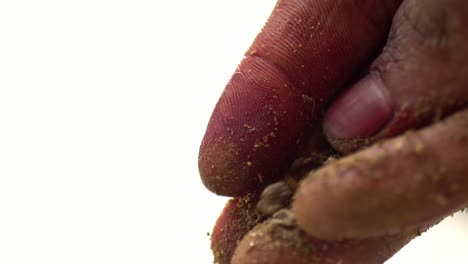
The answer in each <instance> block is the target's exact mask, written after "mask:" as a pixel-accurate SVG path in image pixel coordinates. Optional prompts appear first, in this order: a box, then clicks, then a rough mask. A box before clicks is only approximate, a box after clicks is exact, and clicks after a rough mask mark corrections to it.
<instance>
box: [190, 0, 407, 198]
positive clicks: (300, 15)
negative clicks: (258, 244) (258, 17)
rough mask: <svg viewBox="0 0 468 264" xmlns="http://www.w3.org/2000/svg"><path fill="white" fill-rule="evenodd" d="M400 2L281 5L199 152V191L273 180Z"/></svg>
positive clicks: (228, 191) (232, 191) (240, 190)
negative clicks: (200, 184)
mask: <svg viewBox="0 0 468 264" xmlns="http://www.w3.org/2000/svg"><path fill="white" fill-rule="evenodd" d="M400 3H401V0H386V1H382V0H344V1H334V0H289V1H287V0H280V1H279V2H278V3H277V5H276V7H275V9H274V11H273V13H272V14H271V16H270V18H269V19H268V21H267V24H266V25H265V27H264V29H263V30H262V32H261V33H260V34H259V35H258V36H257V38H256V39H255V41H254V43H253V44H252V46H251V48H250V49H249V50H248V51H247V53H246V55H245V58H244V60H243V61H242V62H241V64H240V65H239V67H238V69H237V70H236V72H235V73H234V75H233V76H232V78H231V80H230V81H229V83H228V84H227V86H226V88H225V90H224V92H223V94H222V96H221V98H220V99H219V101H218V103H217V105H216V107H215V109H214V111H213V114H212V116H211V119H210V121H209V124H208V127H207V130H206V133H205V137H204V139H203V141H202V144H201V147H200V154H199V170H200V175H201V178H202V180H203V183H204V184H205V186H206V187H207V188H208V189H209V190H211V191H213V192H215V193H217V194H220V195H227V196H239V195H242V194H244V193H247V192H250V191H252V190H255V189H259V188H261V187H263V186H265V185H267V184H269V183H271V182H273V181H274V180H276V179H277V178H278V177H279V176H280V175H281V173H282V170H283V169H284V168H286V167H287V166H288V165H289V163H290V162H291V161H292V159H293V156H294V153H295V152H296V151H297V149H298V146H299V145H300V143H301V141H302V140H304V136H305V135H306V131H307V130H308V128H309V127H310V125H311V124H312V123H313V121H314V120H315V119H316V118H317V114H318V110H319V109H320V107H321V106H322V105H323V104H324V103H326V102H327V101H328V100H329V98H330V97H331V96H332V95H333V94H334V93H335V92H336V91H337V90H338V89H339V88H341V87H342V86H344V84H345V83H346V82H348V81H349V80H350V79H351V78H352V76H353V74H355V73H356V72H357V71H358V70H360V69H361V68H362V67H364V66H365V64H366V63H367V62H368V61H369V60H370V59H371V57H372V55H374V54H375V53H376V51H377V50H378V49H379V47H381V45H382V44H383V43H384V40H385V38H386V35H387V31H388V29H389V27H390V24H391V20H392V17H393V14H394V13H395V12H396V9H397V8H398V6H399V4H400Z"/></svg>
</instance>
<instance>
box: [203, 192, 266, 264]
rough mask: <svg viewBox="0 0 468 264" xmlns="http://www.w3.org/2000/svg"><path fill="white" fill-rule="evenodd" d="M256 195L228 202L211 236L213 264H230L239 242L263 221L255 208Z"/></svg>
mask: <svg viewBox="0 0 468 264" xmlns="http://www.w3.org/2000/svg"><path fill="white" fill-rule="evenodd" d="M258 200H259V197H258V195H251V194H248V195H245V196H243V197H238V198H233V199H231V200H229V201H228V202H227V204H226V206H225V207H224V209H223V212H222V213H221V215H220V216H219V218H218V220H217V221H216V224H215V226H214V228H213V232H212V234H211V250H212V251H213V255H214V263H218V264H230V263H231V257H232V255H233V254H234V251H235V249H236V247H237V244H238V243H239V242H240V240H241V239H242V238H243V237H244V236H245V234H247V232H249V231H250V230H251V229H252V228H253V227H254V226H255V225H257V224H258V223H260V222H261V221H262V220H263V219H262V217H261V216H260V215H259V214H258V213H257V211H256V209H255V207H256V204H257V202H258Z"/></svg>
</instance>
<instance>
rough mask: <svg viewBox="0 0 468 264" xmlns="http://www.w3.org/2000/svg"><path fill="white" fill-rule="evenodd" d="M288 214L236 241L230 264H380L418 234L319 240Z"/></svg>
mask: <svg viewBox="0 0 468 264" xmlns="http://www.w3.org/2000/svg"><path fill="white" fill-rule="evenodd" d="M281 214H282V215H281ZM291 215H292V214H286V213H285V212H284V211H282V212H280V213H278V214H277V215H275V217H276V218H272V219H269V220H267V221H266V222H264V223H262V224H259V225H258V226H256V227H255V228H254V229H253V230H252V231H250V232H249V233H248V234H247V235H246V236H245V237H244V239H243V240H242V241H241V242H240V243H239V246H238V247H237V249H236V251H235V253H234V256H233V258H232V264H253V263H255V264H283V263H290V264H310V263H317V264H318V263H360V264H380V263H383V262H385V260H387V259H388V258H390V257H391V256H392V255H393V254H394V253H396V252H397V251H398V250H399V249H401V248H402V247H403V246H404V245H405V244H406V243H408V242H409V241H410V240H411V239H412V238H414V237H415V236H417V235H418V234H419V233H418V232H407V233H402V234H398V235H393V236H386V237H379V238H369V239H364V240H348V241H334V242H330V241H322V240H319V239H317V238H314V237H311V236H309V235H307V234H306V233H305V232H303V231H302V230H300V229H299V228H298V227H297V225H296V224H295V222H294V219H293V218H291V217H293V216H291Z"/></svg>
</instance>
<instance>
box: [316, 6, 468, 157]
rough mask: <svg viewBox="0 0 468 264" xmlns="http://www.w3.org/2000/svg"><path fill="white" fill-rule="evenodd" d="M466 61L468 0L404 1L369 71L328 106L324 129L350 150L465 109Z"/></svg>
mask: <svg viewBox="0 0 468 264" xmlns="http://www.w3.org/2000/svg"><path fill="white" fill-rule="evenodd" d="M467 61H468V2H467V1H464V0H448V1H438V0H429V1H417V0H406V1H404V2H403V4H402V5H401V7H400V9H399V10H398V12H397V14H396V15H395V18H394V22H393V25H392V29H391V32H390V37H389V40H388V43H387V45H386V47H385V48H384V50H383V52H382V54H381V55H380V56H379V57H378V58H377V60H376V61H375V62H374V63H373V65H372V67H371V71H370V73H369V74H368V75H367V76H366V77H364V78H363V79H362V80H361V81H359V82H357V83H356V84H354V85H353V86H352V87H350V89H349V90H348V91H346V92H345V93H344V94H343V95H342V96H341V97H339V98H338V99H337V100H336V101H335V102H334V103H333V105H332V106H331V107H330V108H329V110H328V112H327V114H326V115H325V118H324V122H323V127H324V131H325V134H326V135H327V137H328V139H329V141H330V143H332V145H333V146H334V147H335V148H336V149H339V150H341V151H343V152H348V151H352V150H354V149H356V148H358V147H360V146H362V145H363V144H369V143H371V142H373V141H376V140H377V139H379V138H383V137H389V136H393V135H396V134H399V133H401V132H403V131H405V130H408V129H410V128H416V127H420V126H422V125H426V124H428V123H429V122H431V121H434V120H437V119H440V118H441V117H443V116H444V115H446V114H449V113H451V112H453V111H455V110H458V109H460V108H461V107H463V106H464V105H466V104H467V103H468V89H466V84H467V83H468V64H467V63H466V62H467Z"/></svg>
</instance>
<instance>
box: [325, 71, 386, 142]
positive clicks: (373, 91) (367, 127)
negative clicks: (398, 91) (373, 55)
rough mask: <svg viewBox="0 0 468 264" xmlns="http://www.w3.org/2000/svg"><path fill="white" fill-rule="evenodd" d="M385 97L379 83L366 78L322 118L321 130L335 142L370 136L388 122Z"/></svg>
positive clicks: (376, 79)
mask: <svg viewBox="0 0 468 264" xmlns="http://www.w3.org/2000/svg"><path fill="white" fill-rule="evenodd" d="M391 116H392V107H391V102H390V98H389V94H388V92H387V90H386V88H385V85H384V84H383V82H382V80H381V79H380V78H379V77H377V76H374V75H371V74H369V75H367V76H366V77H364V79H362V80H360V81H359V82H358V83H356V84H354V85H353V86H352V87H351V88H350V89H349V90H348V91H346V92H345V93H344V94H343V95H341V96H340V97H339V98H338V99H337V100H336V101H335V102H334V103H333V104H332V106H331V107H330V108H329V110H328V112H327V113H326V114H325V118H324V122H323V129H324V132H325V134H326V135H328V136H329V137H332V138H335V139H352V138H365V137H369V136H373V135H374V134H375V133H376V132H378V131H379V130H380V129H381V128H382V127H383V126H384V125H385V124H386V123H387V122H388V121H389V120H390V118H391Z"/></svg>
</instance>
